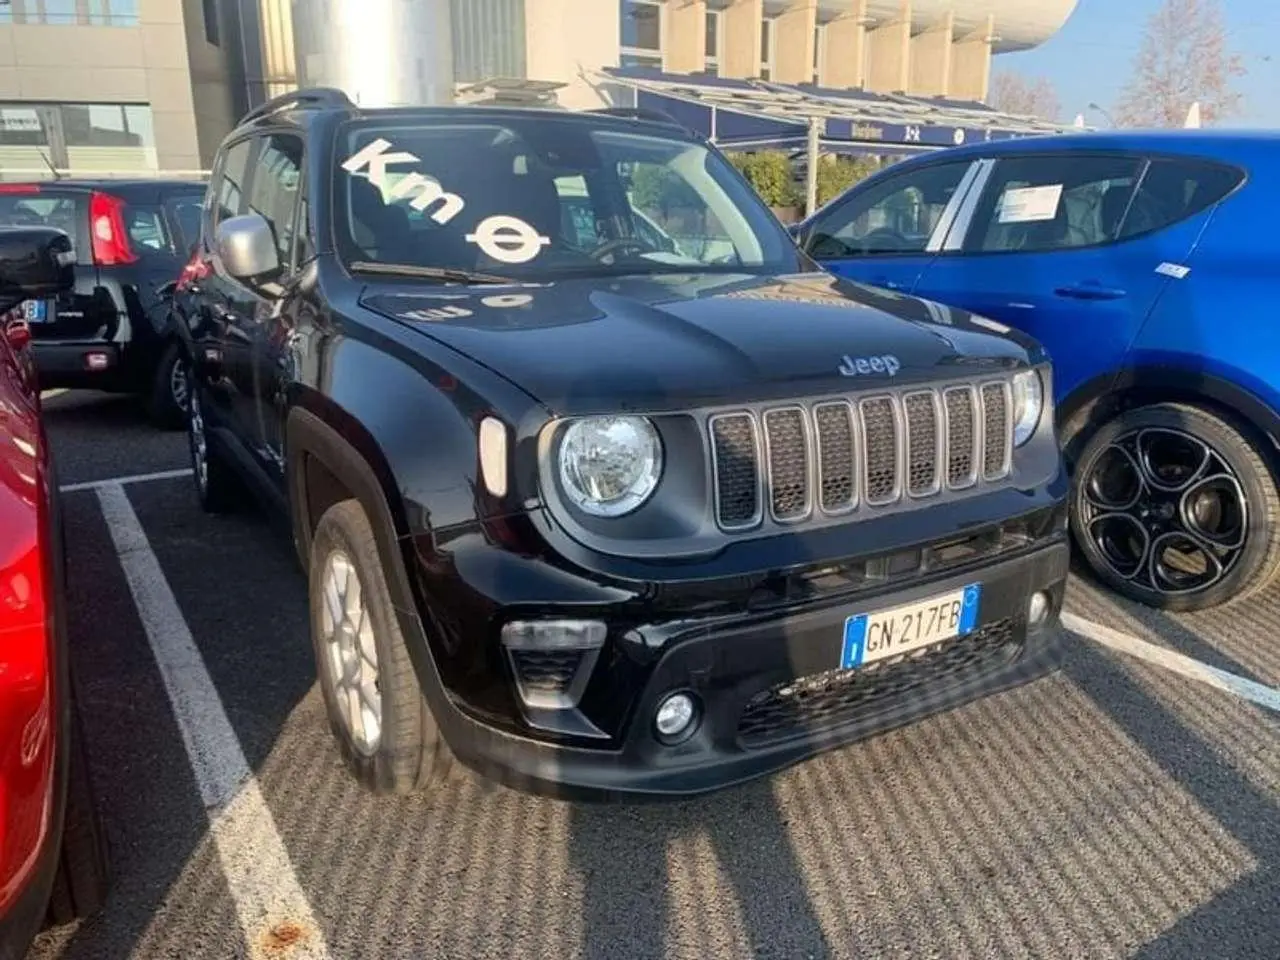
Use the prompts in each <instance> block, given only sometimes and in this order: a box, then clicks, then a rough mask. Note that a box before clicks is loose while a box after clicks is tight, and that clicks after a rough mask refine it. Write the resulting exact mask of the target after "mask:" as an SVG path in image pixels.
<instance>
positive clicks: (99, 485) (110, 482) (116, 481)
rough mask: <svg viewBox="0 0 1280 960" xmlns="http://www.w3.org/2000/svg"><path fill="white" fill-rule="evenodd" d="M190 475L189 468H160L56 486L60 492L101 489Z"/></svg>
mask: <svg viewBox="0 0 1280 960" xmlns="http://www.w3.org/2000/svg"><path fill="white" fill-rule="evenodd" d="M189 476H191V468H190V467H187V468H186V469H185V470H161V471H160V472H159V473H135V474H133V475H132V476H128V477H108V478H107V479H106V480H89V481H87V482H85V483H65V484H63V485H62V486H60V487H59V488H58V490H59V492H61V493H76V492H77V491H79V490H102V489H104V488H106V487H123V486H128V485H129V484H133V483H149V482H151V481H152V480H176V479H177V478H178V477H189Z"/></svg>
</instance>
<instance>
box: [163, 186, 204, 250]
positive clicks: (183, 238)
mask: <svg viewBox="0 0 1280 960" xmlns="http://www.w3.org/2000/svg"><path fill="white" fill-rule="evenodd" d="M203 208H204V195H203V194H190V195H186V196H176V197H171V198H170V199H169V212H170V213H171V214H172V218H173V227H174V230H175V231H177V233H178V236H177V238H176V239H177V241H178V243H180V244H181V245H182V249H183V250H190V249H191V247H192V246H193V245H194V244H195V243H196V242H197V241H198V240H199V239H200V213H201V210H202V209H203Z"/></svg>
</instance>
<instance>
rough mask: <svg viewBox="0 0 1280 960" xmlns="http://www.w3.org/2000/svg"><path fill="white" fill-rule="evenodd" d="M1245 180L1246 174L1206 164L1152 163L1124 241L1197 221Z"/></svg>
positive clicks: (1127, 219)
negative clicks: (1181, 222)
mask: <svg viewBox="0 0 1280 960" xmlns="http://www.w3.org/2000/svg"><path fill="white" fill-rule="evenodd" d="M1243 179H1244V173H1243V172H1242V171H1240V170H1237V169H1235V168H1234V167H1226V166H1223V165H1221V164H1218V163H1210V162H1208V161H1205V160H1152V161H1151V166H1150V167H1148V168H1147V175H1146V176H1145V177H1143V178H1142V185H1141V186H1140V187H1139V188H1138V193H1137V196H1135V197H1134V198H1133V205H1132V206H1131V207H1130V208H1129V213H1128V215H1127V216H1126V217H1125V218H1124V225H1123V226H1122V227H1121V229H1120V239H1121V240H1124V239H1127V238H1128V237H1136V236H1138V235H1139V234H1143V233H1150V232H1151V231H1153V230H1162V229H1164V228H1165V227H1168V226H1171V225H1172V224H1175V223H1177V222H1178V221H1180V220H1185V219H1187V218H1188V217H1194V216H1195V215H1196V214H1197V213H1200V212H1201V211H1202V210H1205V209H1208V208H1209V207H1211V206H1213V205H1214V204H1215V203H1217V202H1218V201H1219V200H1221V199H1222V198H1223V197H1225V196H1226V195H1227V194H1228V193H1230V192H1231V191H1232V190H1234V189H1235V188H1236V187H1238V186H1239V185H1240V182H1241V181H1242V180H1243Z"/></svg>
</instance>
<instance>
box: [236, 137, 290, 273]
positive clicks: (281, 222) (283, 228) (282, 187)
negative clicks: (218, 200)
mask: <svg viewBox="0 0 1280 960" xmlns="http://www.w3.org/2000/svg"><path fill="white" fill-rule="evenodd" d="M301 183H302V141H301V140H300V139H298V138H297V137H290V136H284V135H280V134H277V135H275V136H272V137H271V138H269V139H268V140H267V141H266V142H265V143H264V144H263V145H262V153H261V154H260V156H259V157H258V162H257V164H256V165H255V167H254V171H253V181H252V185H251V186H250V189H249V210H250V211H251V212H252V213H256V214H259V215H260V216H261V217H262V218H263V219H264V220H266V221H267V223H269V224H271V229H272V232H273V233H275V237H276V249H277V251H279V254H280V263H281V264H282V265H284V266H286V267H288V266H289V265H290V264H292V262H293V234H294V225H295V220H294V217H295V214H296V212H297V209H298V189H299V187H300V186H301Z"/></svg>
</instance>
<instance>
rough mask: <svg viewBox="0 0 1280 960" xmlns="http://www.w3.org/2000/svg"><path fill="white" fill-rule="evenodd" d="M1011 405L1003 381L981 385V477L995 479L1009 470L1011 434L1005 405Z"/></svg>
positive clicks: (1007, 407)
mask: <svg viewBox="0 0 1280 960" xmlns="http://www.w3.org/2000/svg"><path fill="white" fill-rule="evenodd" d="M1012 405H1013V400H1012V396H1011V394H1010V390H1009V386H1008V384H1005V383H984V384H983V385H982V419H983V431H982V433H983V441H982V479H984V480H999V479H1001V478H1002V477H1004V476H1005V475H1007V474H1008V472H1009V458H1010V454H1011V446H1012V439H1013V438H1012V436H1011V435H1010V420H1011V419H1012V417H1011V415H1010V412H1009V408H1010V407H1011V406H1012Z"/></svg>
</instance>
